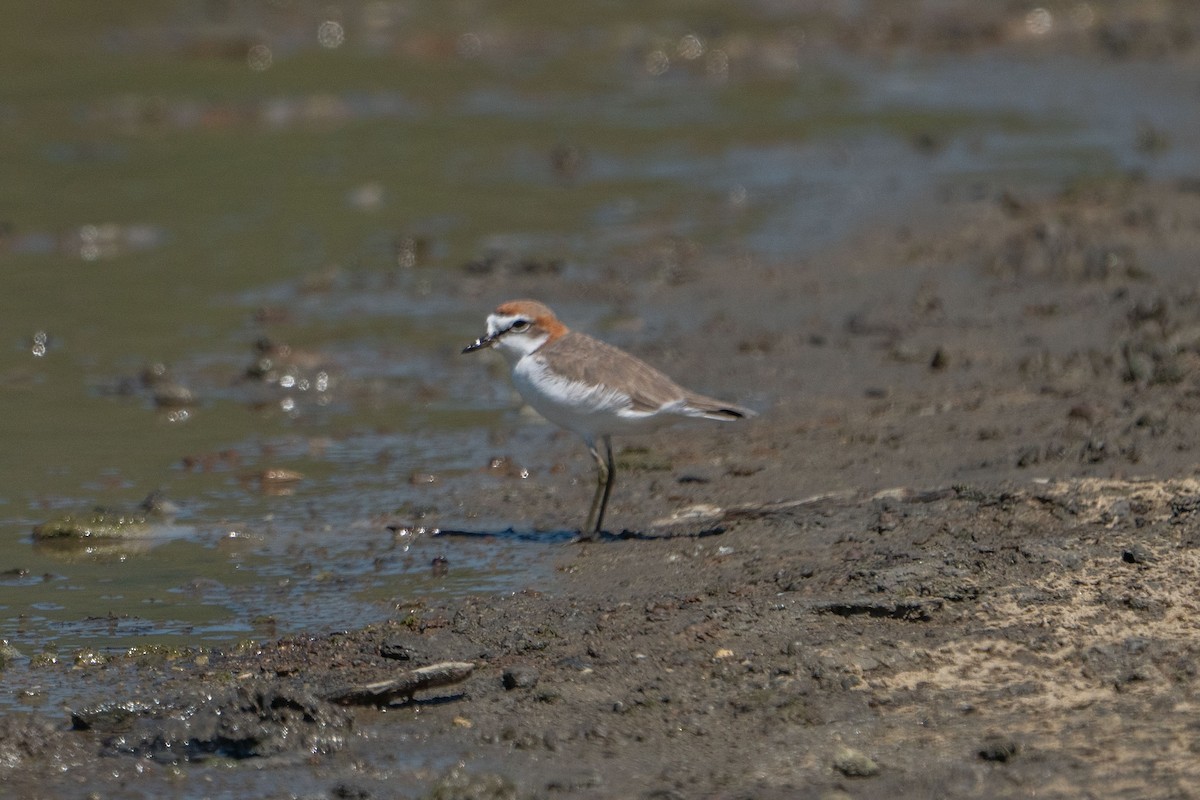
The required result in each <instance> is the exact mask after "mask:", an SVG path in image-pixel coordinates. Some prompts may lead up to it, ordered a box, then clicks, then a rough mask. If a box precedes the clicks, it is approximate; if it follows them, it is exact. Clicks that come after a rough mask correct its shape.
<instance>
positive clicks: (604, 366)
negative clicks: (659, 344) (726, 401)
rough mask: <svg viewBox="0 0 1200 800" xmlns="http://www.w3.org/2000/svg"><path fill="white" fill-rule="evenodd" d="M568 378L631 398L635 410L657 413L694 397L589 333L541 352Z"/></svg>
mask: <svg viewBox="0 0 1200 800" xmlns="http://www.w3.org/2000/svg"><path fill="white" fill-rule="evenodd" d="M541 355H544V356H546V357H547V358H553V359H554V368H555V370H556V371H558V372H560V373H562V374H563V376H564V377H566V378H569V379H571V380H576V381H584V382H587V383H594V384H597V385H600V386H604V387H606V388H608V389H613V390H616V391H618V392H621V393H622V394H625V395H628V397H629V399H630V402H631V404H632V408H633V410H635V411H654V410H655V409H658V408H661V407H662V406H664V405H666V404H667V403H671V402H675V401H678V400H683V399H685V398H689V397H690V396H691V395H690V393H689V392H687V391H686V390H685V389H683V388H681V387H680V386H679V385H677V384H676V383H675V382H674V381H673V380H671V379H670V378H668V377H667V376H666V375H664V374H663V373H661V372H659V371H658V370H656V369H655V368H654V367H652V366H650V365H649V364H647V363H646V362H644V361H642V360H640V359H637V358H634V357H633V356H631V355H629V354H628V353H626V352H624V351H623V350H618V349H617V348H615V347H613V346H612V345H610V344H605V343H604V342H602V341H600V340H599V339H593V338H592V337H591V336H588V335H587V334H585V333H577V332H575V331H570V332H568V333H567V334H566V335H564V336H562V337H560V338H558V339H556V340H554V341H552V342H550V343H549V344H547V345H545V346H544V347H542V349H541Z"/></svg>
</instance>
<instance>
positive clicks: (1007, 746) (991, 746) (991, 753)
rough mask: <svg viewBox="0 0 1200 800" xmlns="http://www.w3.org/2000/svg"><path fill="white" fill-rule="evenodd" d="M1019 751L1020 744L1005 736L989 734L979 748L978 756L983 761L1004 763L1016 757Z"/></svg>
mask: <svg viewBox="0 0 1200 800" xmlns="http://www.w3.org/2000/svg"><path fill="white" fill-rule="evenodd" d="M1019 752H1021V745H1020V744H1019V743H1018V742H1016V741H1014V740H1012V739H1009V738H1007V737H1003V736H989V737H988V738H987V739H985V740H984V741H983V744H982V745H981V746H980V748H979V757H980V758H982V759H983V760H984V761H999V762H1000V763H1002V764H1003V763H1004V762H1006V761H1009V760H1011V759H1013V758H1015V757H1016V755H1017V753H1019Z"/></svg>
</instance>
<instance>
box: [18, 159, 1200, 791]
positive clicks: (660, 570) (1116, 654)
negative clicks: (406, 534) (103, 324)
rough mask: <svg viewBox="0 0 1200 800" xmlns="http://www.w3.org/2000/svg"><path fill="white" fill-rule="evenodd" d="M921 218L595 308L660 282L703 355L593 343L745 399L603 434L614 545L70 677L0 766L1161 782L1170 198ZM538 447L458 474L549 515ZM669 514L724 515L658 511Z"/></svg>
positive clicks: (31, 772)
mask: <svg viewBox="0 0 1200 800" xmlns="http://www.w3.org/2000/svg"><path fill="white" fill-rule="evenodd" d="M935 211H936V213H930V214H926V215H924V218H925V219H929V220H933V221H931V222H928V223H922V224H921V225H917V224H906V225H903V226H891V227H889V226H887V225H878V226H875V227H872V228H870V229H868V230H864V231H863V232H862V234H861V235H860V236H858V237H856V238H855V239H854V240H853V241H851V242H848V243H845V244H844V245H843V246H840V247H839V248H837V249H836V250H834V251H831V252H829V253H824V254H821V256H820V259H821V261H822V268H821V269H820V270H816V269H812V270H809V269H806V268H805V267H804V266H803V265H802V266H801V267H800V268H799V269H800V271H801V275H800V279H799V280H797V276H796V275H795V274H792V273H784V272H782V271H780V270H779V269H778V268H775V267H771V266H769V265H767V266H764V267H763V268H762V270H761V271H760V272H759V273H758V274H759V277H760V279H759V280H756V281H744V280H735V278H736V277H737V276H733V275H730V274H728V272H727V270H726V268H725V266H724V265H723V264H722V263H719V262H718V261H716V260H713V261H711V262H709V261H705V260H704V259H698V260H697V261H696V262H695V263H693V264H691V265H689V275H688V280H686V281H683V282H680V283H677V284H673V285H669V286H668V285H663V286H661V287H659V288H657V289H654V290H653V291H650V292H646V293H639V294H638V296H637V297H636V298H635V297H633V296H632V295H631V296H628V297H622V296H614V298H613V301H614V302H615V303H616V304H618V305H623V306H624V307H626V308H630V309H636V308H637V304H639V303H655V302H660V301H665V300H669V301H670V302H674V303H679V302H687V303H688V304H689V307H690V308H691V309H692V318H693V319H694V320H695V321H696V323H697V325H698V326H699V327H701V328H703V330H705V331H706V332H707V333H708V334H709V336H708V338H707V340H706V344H705V347H703V348H697V347H695V346H694V345H695V343H696V339H695V337H694V336H693V333H692V332H691V331H689V330H684V329H680V330H676V331H674V332H672V333H670V334H669V335H668V337H667V338H666V339H665V340H659V342H658V345H657V347H652V346H650V345H649V344H644V345H643V346H641V347H640V348H638V345H637V344H636V342H637V338H636V337H635V336H631V337H630V338H629V341H628V342H622V344H627V345H629V346H631V347H633V348H636V349H638V352H639V354H640V355H643V356H645V357H646V358H649V359H652V360H655V361H657V362H659V363H664V364H669V366H670V371H671V372H673V373H674V374H677V375H680V376H689V380H688V382H689V383H690V384H692V385H694V386H696V387H697V388H700V389H702V390H711V391H713V392H715V393H719V394H722V395H723V396H724V395H730V396H732V397H734V398H736V399H739V400H741V401H744V402H748V403H751V404H755V403H758V404H759V408H760V410H761V411H762V412H763V413H762V416H761V418H759V419H758V420H755V421H753V422H751V423H749V424H748V425H746V426H745V427H744V428H741V429H738V430H733V429H732V427H733V426H726V427H721V426H715V427H710V428H696V429H692V430H691V431H689V432H688V433H687V434H686V435H684V436H679V435H673V434H671V433H663V434H660V435H657V436H654V437H649V438H647V439H645V440H643V441H637V442H627V443H621V445H622V447H621V448H619V449H621V456H620V458H621V461H622V470H623V472H622V475H621V478H622V479H621V481H620V482H619V483H618V488H617V491H616V494H615V495H614V499H613V504H612V507H611V509H610V514H611V516H610V520H611V522H612V524H613V526H614V527H615V528H618V529H620V528H624V529H626V530H627V531H633V532H636V535H615V536H611V537H608V538H606V539H605V540H603V541H600V542H595V543H589V544H563V543H562V541H561V539H557V540H555V541H553V542H549V543H548V544H547V558H550V559H553V560H554V562H555V566H556V575H557V577H556V578H554V579H553V580H552V581H551V582H550V583H549V584H548V585H542V586H538V587H536V588H532V587H531V588H530V589H528V590H526V591H522V592H517V593H516V594H513V595H509V596H503V597H475V598H468V599H465V600H462V601H454V602H448V603H445V604H417V605H414V606H412V607H409V608H405V609H398V610H397V614H396V617H395V619H394V620H393V621H391V622H389V623H387V624H384V625H381V626H375V627H371V628H367V629H362V630H353V631H349V632H342V633H337V634H334V635H314V636H295V637H289V638H285V639H281V640H278V641H274V642H268V643H264V644H261V645H257V646H253V647H247V648H241V649H231V650H229V651H225V652H219V651H218V652H208V653H204V654H196V653H186V654H160V655H161V657H160V658H145V657H143V658H141V659H139V660H135V659H130V660H127V661H125V662H122V661H120V660H116V661H112V662H109V663H107V664H98V665H93V666H89V665H79V666H78V667H77V668H76V669H77V671H78V673H79V676H80V680H81V681H84V682H87V681H95V682H96V683H97V685H99V684H102V683H103V682H104V680H105V677H104V676H106V675H110V674H111V673H115V672H120V673H122V674H123V675H124V680H125V681H126V683H125V684H123V687H124V688H123V689H121V690H120V691H113V690H105V691H103V692H99V693H98V694H97V696H96V697H95V699H94V703H92V704H90V706H89V708H88V709H72V711H73V712H74V713H75V716H74V718H71V717H69V716H67V715H66V714H65V713H63V714H60V713H56V712H53V711H47V712H44V713H40V714H33V715H10V716H8V717H6V718H5V719H4V720H3V722H2V725H3V728H2V729H0V769H2V770H3V773H4V781H5V785H6V787H7V791H10V792H13V793H14V796H25V797H42V796H56V797H74V796H78V797H85V796H86V797H92V796H126V797H142V796H146V797H149V796H161V793H162V792H163V791H166V790H167V789H168V788H171V790H172V791H176V790H178V791H183V792H184V793H185V794H187V796H201V795H205V796H209V795H207V794H205V792H204V791H200V790H199V789H197V790H196V791H195V792H194V791H193V790H192V789H191V788H188V787H191V786H193V785H196V784H193V782H207V785H209V786H211V787H212V788H211V792H212V794H211V796H235V794H236V792H237V791H254V787H255V786H260V785H261V787H262V790H261V792H260V793H261V794H262V795H263V796H305V797H361V798H367V797H397V796H399V797H426V796H428V797H479V798H484V797H487V798H492V797H495V798H500V797H554V796H573V797H574V796H578V797H596V798H618V797H654V798H675V797H678V798H693V797H714V798H716V797H720V798H742V797H755V798H785V797H786V798H794V797H822V798H834V797H885V796H886V797H928V796H933V795H937V796H941V797H978V796H989V797H1025V796H1033V795H1035V794H1036V795H1037V796H1039V797H1077V796H1105V797H1119V796H1127V797H1177V796H1184V795H1186V794H1187V793H1188V792H1189V791H1190V789H1189V787H1194V786H1195V785H1196V782H1197V781H1198V780H1200V774H1197V773H1198V772H1200V769H1198V768H1197V766H1196V763H1197V762H1196V760H1195V748H1196V745H1195V741H1194V740H1195V724H1196V715H1195V707H1196V706H1195V704H1196V695H1197V691H1198V690H1200V677H1198V674H1197V670H1196V667H1195V663H1196V660H1197V655H1198V653H1200V630H1197V622H1196V615H1195V605H1196V599H1195V592H1194V587H1195V581H1196V578H1197V576H1198V573H1200V518H1198V516H1197V515H1198V514H1200V482H1197V481H1196V479H1195V472H1196V465H1197V459H1196V453H1195V451H1194V442H1196V441H1197V434H1198V433H1200V425H1198V424H1197V416H1196V414H1195V412H1196V410H1197V406H1198V405H1200V384H1198V383H1197V375H1198V374H1200V373H1198V372H1197V369H1196V367H1197V362H1198V360H1200V285H1198V284H1197V279H1196V277H1195V276H1196V273H1195V264H1196V259H1197V254H1200V194H1198V193H1197V192H1196V191H1195V190H1194V187H1193V186H1191V185H1190V184H1187V183H1186V182H1185V183H1174V184H1157V183H1150V182H1144V181H1140V180H1137V179H1128V178H1117V179H1113V180H1110V181H1097V182H1094V183H1089V184H1088V185H1086V186H1079V187H1073V188H1072V189H1071V190H1068V191H1065V192H1061V193H1056V194H1053V195H1047V196H1036V195H1032V194H1031V195H1029V196H1019V195H1018V194H1015V193H1013V192H1010V191H1007V190H1004V189H1003V188H1001V187H997V188H996V189H995V190H992V191H988V192H986V193H984V194H983V195H982V196H980V197H978V198H975V199H972V200H970V201H959V202H953V203H946V204H945V205H943V206H942V207H940V208H938V209H935ZM521 280H522V279H521V278H516V279H515V281H516V282H518V283H519V282H520V281H521ZM491 288H492V287H489V286H487V285H486V284H484V283H480V284H476V285H474V286H468V287H467V288H465V289H464V290H463V291H464V298H463V302H464V303H466V302H472V297H477V296H482V295H485V294H487V293H488V292H489V291H490V290H491ZM532 289H533V282H532V279H531V283H530V285H529V286H518V287H517V291H514V293H515V294H521V293H530V292H531V291H532ZM521 290H530V291H521ZM587 291H588V287H587V286H582V287H580V286H574V287H570V288H568V287H565V286H564V287H562V288H561V292H562V293H563V295H564V296H567V293H568V292H582V293H586V292H587ZM884 296H887V297H890V298H892V302H875V301H876V300H878V299H880V298H882V297H884ZM775 308H778V309H781V311H779V312H777V313H780V314H786V315H790V316H791V318H793V319H798V320H800V325H799V327H798V328H797V327H796V326H795V325H793V326H792V327H791V328H781V327H780V325H779V322H780V320H775V319H772V318H771V314H772V313H775V312H772V311H771V310H770V309H775ZM729 309H734V310H736V311H738V312H739V313H730V311H729ZM751 309H767V310H766V311H764V312H763V313H761V314H755V313H741V312H748V311H749V310H751ZM781 331H783V332H782V333H781ZM731 364H735V365H736V375H737V377H736V380H731V379H730V366H729V365H731ZM739 387H741V388H742V389H744V391H743V392H742V393H741V396H740V397H739V396H738V395H739ZM542 435H543V437H544V438H543V442H544V445H545V448H546V451H547V455H548V457H549V458H551V459H561V460H562V461H563V462H564V463H566V464H569V465H571V466H570V467H569V469H568V470H566V472H565V474H554V473H551V474H549V475H548V476H547V477H546V480H545V482H544V483H543V485H542V486H541V487H540V488H539V487H536V486H530V484H529V483H527V482H523V481H521V480H520V479H519V478H516V477H509V478H503V477H502V478H500V479H496V480H492V481H491V482H485V484H484V485H483V486H482V487H481V488H480V489H479V490H478V491H477V492H476V493H475V494H474V495H473V499H472V502H473V503H474V504H475V505H476V506H477V507H478V508H479V509H480V510H481V513H484V512H486V510H487V509H489V508H498V507H505V506H511V505H512V504H514V503H515V504H519V505H520V506H521V508H522V509H524V510H527V514H528V518H529V519H530V520H531V521H532V522H531V524H532V525H534V526H537V525H539V524H541V523H543V522H551V523H552V521H553V520H556V519H557V520H569V519H573V518H574V516H575V515H577V514H579V513H580V510H581V509H582V508H583V504H584V502H585V501H586V497H585V495H586V494H587V493H588V492H589V491H590V488H589V487H588V485H587V480H586V477H587V473H586V470H587V467H588V465H587V463H586V460H585V458H584V454H583V453H582V451H581V450H579V449H578V443H576V442H574V441H572V440H570V439H569V438H568V437H563V436H560V435H557V434H554V433H551V432H550V431H549V429H546V430H545V431H544V432H543V434H542ZM575 459H577V461H576V460H575ZM576 467H578V469H576ZM576 473H578V474H576ZM576 479H579V480H576ZM805 498H808V499H807V500H806V499H805ZM800 500H804V502H790V503H789V502H788V501H800ZM699 503H705V504H709V505H715V506H718V507H721V508H723V509H726V510H730V509H739V510H738V512H737V513H727V514H726V515H725V516H724V517H723V518H722V521H721V523H720V525H719V526H716V527H715V528H714V526H711V525H706V526H703V528H701V527H695V526H693V527H691V528H689V526H688V523H686V522H684V523H680V524H677V525H675V526H673V527H671V528H669V529H663V528H656V527H655V525H654V523H655V520H658V519H660V518H662V517H666V516H668V515H670V514H671V513H672V512H676V511H678V510H680V509H686V508H688V507H689V506H693V505H695V504H699ZM772 503H774V504H775V505H772ZM754 506H756V507H757V508H758V511H757V512H752V511H750V510H748V509H749V508H750V507H754ZM453 548H454V541H453V537H448V538H447V539H446V541H445V550H446V551H447V552H448V553H450V554H452V553H453ZM450 564H451V568H452V564H453V559H452V557H451V559H450ZM446 661H453V662H469V663H471V664H473V665H474V673H473V674H472V675H471V676H470V677H468V678H467V679H466V680H464V681H462V682H461V683H457V684H455V685H453V686H449V685H448V686H444V687H440V688H435V689H431V690H425V691H419V692H417V693H416V695H415V697H414V699H413V700H412V701H408V700H406V699H404V698H399V699H398V700H397V701H396V704H395V705H393V706H391V707H387V708H372V707H369V706H368V707H362V706H357V707H345V706H342V705H339V704H336V703H333V702H331V701H330V700H329V697H330V696H331V694H332V693H334V692H335V690H337V689H338V688H339V687H345V686H346V685H347V684H355V683H370V682H371V681H376V680H381V679H384V678H387V677H389V676H394V675H395V674H397V673H400V672H403V671H406V670H410V669H413V668H417V667H423V666H428V665H431V664H437V663H439V662H446ZM106 704H107V705H106ZM89 714H90V716H89ZM256 781H260V782H261V784H259V783H256ZM197 792H199V793H197ZM242 796H245V795H242Z"/></svg>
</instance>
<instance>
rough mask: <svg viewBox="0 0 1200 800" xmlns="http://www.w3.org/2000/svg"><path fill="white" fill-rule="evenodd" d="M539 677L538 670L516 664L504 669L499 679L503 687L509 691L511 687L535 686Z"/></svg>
mask: <svg viewBox="0 0 1200 800" xmlns="http://www.w3.org/2000/svg"><path fill="white" fill-rule="evenodd" d="M539 677H540V676H539V675H538V671H537V670H536V669H534V668H533V667H525V666H518V667H510V668H509V669H506V670H504V675H503V676H501V679H500V680H501V682H502V683H503V684H504V688H505V689H508V690H510V691H511V690H513V689H532V688H533V687H534V686H537V682H538V678H539Z"/></svg>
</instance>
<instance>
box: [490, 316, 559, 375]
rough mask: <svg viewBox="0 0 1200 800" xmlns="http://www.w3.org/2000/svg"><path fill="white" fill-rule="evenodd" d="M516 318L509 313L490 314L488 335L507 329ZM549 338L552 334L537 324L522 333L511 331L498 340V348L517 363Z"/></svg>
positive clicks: (510, 360)
mask: <svg viewBox="0 0 1200 800" xmlns="http://www.w3.org/2000/svg"><path fill="white" fill-rule="evenodd" d="M516 319H517V317H513V316H509V315H507V314H490V315H488V320H487V330H488V335H489V336H494V335H495V334H496V332H497V331H502V330H507V329H508V328H509V327H510V326H511V325H512V324H513V322H514V321H516ZM549 338H550V334H548V333H546V332H545V331H543V330H541V329H540V328H538V327H536V326H534V327H531V328H529V329H528V330H526V331H523V332H520V333H518V332H517V331H509V332H508V333H506V334H504V335H503V336H501V337H500V338H499V339H497V340H496V349H497V350H499V351H500V352H501V353H503V354H504V357H505V358H507V359H508V360H509V362H510V363H512V364H515V363H517V362H518V361H520V360H521V359H522V358H524V357H525V356H527V355H530V354H532V353H534V352H535V351H536V350H537V349H538V348H539V347H541V346H542V345H544V344H545V343H546V340H547V339H549Z"/></svg>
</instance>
